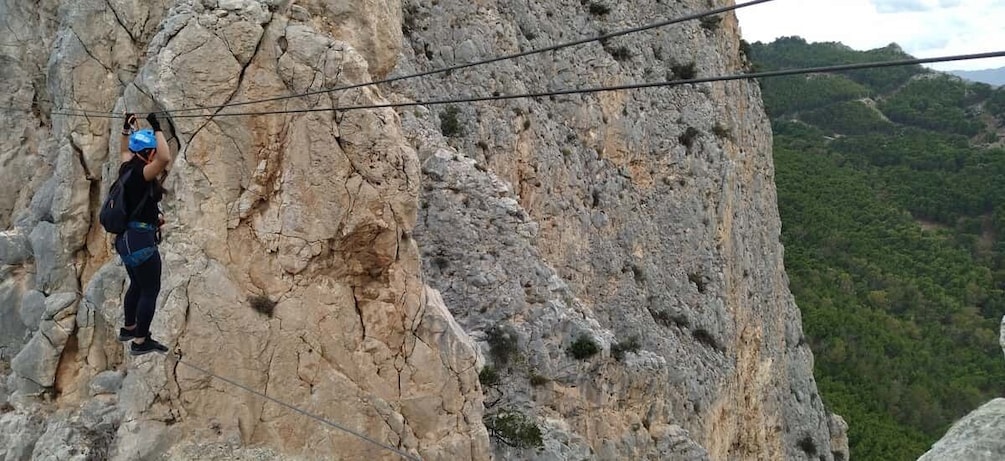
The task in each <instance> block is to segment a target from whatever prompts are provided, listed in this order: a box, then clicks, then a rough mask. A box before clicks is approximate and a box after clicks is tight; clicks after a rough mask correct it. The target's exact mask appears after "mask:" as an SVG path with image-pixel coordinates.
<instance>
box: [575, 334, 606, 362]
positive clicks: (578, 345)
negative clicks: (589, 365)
mask: <svg viewBox="0 0 1005 461" xmlns="http://www.w3.org/2000/svg"><path fill="white" fill-rule="evenodd" d="M568 352H569V355H571V356H572V358H574V359H577V360H583V359H588V358H590V357H593V356H594V355H596V354H597V352H600V346H598V345H597V342H596V341H594V340H593V338H592V337H590V335H588V334H586V333H583V334H581V335H579V337H578V338H576V340H575V341H573V342H572V344H570V345H569V350H568Z"/></svg>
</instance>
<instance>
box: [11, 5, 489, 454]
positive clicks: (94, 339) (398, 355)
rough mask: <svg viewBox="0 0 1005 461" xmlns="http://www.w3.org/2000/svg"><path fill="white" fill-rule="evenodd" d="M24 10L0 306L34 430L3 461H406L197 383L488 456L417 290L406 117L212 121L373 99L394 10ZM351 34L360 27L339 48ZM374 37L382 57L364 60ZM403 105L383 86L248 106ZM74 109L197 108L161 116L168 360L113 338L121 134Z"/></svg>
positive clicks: (465, 361) (444, 331) (440, 313)
mask: <svg viewBox="0 0 1005 461" xmlns="http://www.w3.org/2000/svg"><path fill="white" fill-rule="evenodd" d="M13 3H16V2H4V3H3V4H2V5H0V18H2V19H0V21H4V22H5V24H2V25H0V26H11V30H13V31H15V32H17V33H22V34H23V35H19V38H20V39H23V40H24V41H25V46H24V47H23V48H17V49H8V48H6V47H5V48H3V51H2V53H3V54H2V59H4V60H5V61H4V62H10V63H11V65H10V66H8V65H5V66H3V70H2V71H0V72H4V76H5V77H7V74H10V75H9V78H4V79H3V80H4V82H3V84H4V85H7V86H9V87H10V88H5V89H7V90H8V91H5V92H4V94H5V95H6V96H5V97H6V98H8V99H7V100H5V105H9V106H18V107H25V108H29V109H33V111H32V110H29V111H28V112H26V113H23V114H17V115H16V116H14V115H10V114H8V113H7V112H4V113H3V114H0V124H3V126H4V133H5V137H4V139H2V141H0V142H3V143H4V144H3V145H2V146H0V147H3V149H2V150H3V154H2V155H4V157H3V158H2V159H0V161H2V162H3V164H4V165H13V168H11V169H8V168H7V167H6V166H5V168H4V170H3V172H2V175H3V178H2V181H0V183H2V184H4V186H3V187H8V186H7V185H8V184H12V183H18V184H19V185H18V188H12V189H10V190H9V191H8V189H2V190H3V191H5V192H4V193H3V194H2V195H3V199H2V200H3V201H0V230H2V231H3V234H2V237H0V258H2V262H3V264H4V271H5V272H4V274H5V275H4V280H3V283H2V285H0V286H2V288H0V295H2V299H3V300H4V304H3V306H2V307H3V313H4V321H5V322H4V323H5V325H6V323H7V319H8V316H9V315H10V316H11V317H10V319H11V320H12V321H16V322H17V323H16V324H11V325H13V326H12V327H11V329H10V331H8V329H7V327H5V329H4V330H3V331H2V332H3V335H4V338H2V339H3V340H4V342H3V344H9V345H10V350H13V352H14V353H16V355H14V356H13V357H11V356H6V355H5V356H4V358H5V360H10V366H11V369H10V370H9V371H8V370H7V369H6V368H2V369H0V372H3V373H4V374H5V375H6V376H7V377H5V381H7V383H6V384H7V385H5V389H7V390H8V391H10V396H9V400H10V403H11V405H12V408H13V409H14V410H13V411H12V412H10V413H5V414H4V415H3V420H2V424H3V425H4V426H5V427H7V426H10V427H11V428H14V429H15V430H12V431H7V430H5V431H4V437H6V436H7V434H19V440H18V442H17V443H16V444H12V445H10V446H9V447H10V448H8V445H7V444H4V447H5V448H4V449H5V450H7V451H8V453H6V454H5V458H4V459H8V458H9V459H77V458H80V459H122V460H125V459H138V458H144V457H148V456H155V455H157V456H159V455H161V454H168V455H169V456H170V457H172V458H175V459H209V458H213V457H214V456H217V457H220V456H225V455H229V454H231V453H243V454H244V455H247V456H248V457H249V458H254V459H295V458H297V457H302V458H303V459H320V458H330V457H331V456H333V454H338V456H342V457H345V458H346V459H360V458H371V459H397V458H398V456H397V455H396V454H394V453H392V452H390V451H387V450H382V449H380V448H378V447H376V446H375V445H373V444H370V443H368V442H366V441H364V440H362V439H360V438H357V437H353V436H351V435H349V434H347V433H345V432H340V431H337V430H335V429H333V428H329V427H327V426H324V425H319V424H318V422H317V421H314V420H312V419H310V418H306V417H304V416H302V415H300V414H297V413H294V412H291V411H290V410H288V409H287V408H284V407H282V406H279V405H277V404H274V403H272V402H269V401H266V400H263V399H261V398H259V397H256V396H255V395H253V394H250V393H246V392H244V391H242V390H240V389H238V388H235V387H233V386H231V385H229V384H228V383H226V382H223V381H220V380H216V379H213V378H211V377H209V376H207V375H206V374H204V373H202V372H201V371H199V370H198V369H196V368H194V367H198V368H200V369H205V370H208V371H211V372H212V373H215V374H218V375H220V376H222V377H225V378H227V379H230V380H233V381H235V382H238V383H241V384H243V385H245V386H248V387H250V388H252V389H255V390H256V391H258V392H261V393H264V394H266V395H268V396H270V397H273V398H277V399H279V400H282V401H284V402H288V403H290V404H292V405H295V406H297V407H299V408H302V409H303V410H305V411H307V412H310V413H312V414H315V415H318V416H320V417H323V418H326V419H330V420H332V421H334V422H336V423H338V424H341V425H343V426H345V427H347V428H349V429H351V430H353V431H357V432H359V433H362V434H365V435H367V436H368V437H370V438H372V439H373V440H375V441H378V442H380V443H382V444H385V445H388V446H391V447H395V448H397V449H398V450H400V451H402V452H405V453H410V454H411V455H414V456H419V457H422V459H430V460H433V459H451V460H453V459H486V458H487V457H488V453H489V442H488V433H487V432H486V430H485V428H484V426H483V424H482V409H483V404H482V398H483V397H482V392H481V389H480V385H479V383H478V376H477V373H478V371H477V367H476V361H477V357H478V356H477V354H476V352H475V350H474V347H473V343H472V342H471V340H470V339H469V338H468V337H467V335H466V334H465V333H464V332H463V330H461V328H460V327H459V326H458V325H457V324H456V322H454V321H453V319H452V318H451V316H450V313H449V310H448V309H447V308H446V307H445V306H444V305H443V303H442V300H441V298H440V297H439V295H438V294H437V293H436V291H435V290H431V289H429V288H428V287H426V286H425V285H424V283H423V280H422V274H421V266H420V260H419V253H418V249H417V246H416V243H415V241H414V240H413V239H412V237H411V235H412V233H413V228H414V227H415V222H416V216H417V209H418V199H419V190H420V188H419V184H420V173H419V171H420V169H419V161H418V157H417V155H416V153H415V151H414V150H413V149H412V148H411V147H410V146H409V145H408V143H407V142H406V141H405V139H404V138H403V136H402V134H401V131H400V122H399V119H398V115H397V114H396V113H395V112H394V111H392V110H389V109H384V110H378V111H354V112H347V113H334V112H332V111H318V112H309V113H303V114H301V115H279V116H277V115H269V116H256V117H234V116H226V115H225V114H223V113H218V112H220V111H218V110H217V109H201V108H200V106H211V105H220V104H226V103H228V102H234V101H243V100H251V99H262V98H267V97H272V96H279V95H285V94H290V93H293V92H305V91H309V90H315V89H318V88H323V87H330V86H335V85H339V84H347V83H356V82H363V81H368V80H371V79H372V78H373V76H372V75H371V74H370V70H369V68H370V66H371V64H370V63H369V62H368V60H372V61H373V62H374V64H373V66H374V67H375V68H376V69H378V72H387V71H388V69H390V68H391V67H393V65H394V60H395V58H396V55H397V53H396V51H394V49H395V48H394V47H391V48H390V50H391V51H390V53H389V52H388V46H387V43H389V42H391V41H397V42H399V43H400V33H401V32H400V30H401V27H400V24H399V23H398V20H397V19H395V17H397V16H395V15H394V14H391V15H385V14H383V13H382V11H390V10H394V11H395V14H397V15H400V6H399V5H397V4H395V3H394V2H387V3H383V4H378V3H377V2H375V3H373V4H372V5H368V6H367V8H371V7H372V8H371V9H366V10H361V11H356V10H355V9H354V8H351V6H352V5H349V4H346V5H337V4H335V3H325V4H323V5H322V6H323V7H324V8H325V11H336V10H338V11H342V12H344V13H346V14H347V15H348V16H346V15H343V16H339V18H342V19H344V20H345V23H344V24H341V25H339V24H329V23H324V24H322V23H320V22H317V21H314V20H312V19H311V18H305V19H307V20H293V19H291V17H290V12H291V5H289V2H278V1H254V0H229V1H222V0H220V1H217V0H205V1H184V0H183V1H177V2H174V1H154V2H139V3H137V2H121V1H116V0H113V1H111V2H104V1H84V2H77V1H74V2H58V1H43V2H39V4H38V5H33V6H32V5H26V6H22V5H13ZM319 4H320V2H319ZM32 8H39V9H40V10H41V11H42V13H41V14H35V13H34V12H33V11H32ZM350 10H352V11H350ZM349 13H352V14H349ZM354 15H355V16H354ZM360 15H361V16H360ZM349 16H352V17H349ZM388 18H389V19H388ZM352 25H365V26H366V29H365V30H364V29H360V30H357V31H354V32H352V33H350V34H349V35H346V36H343V37H338V36H332V34H330V32H331V30H332V28H334V27H335V26H339V27H345V26H352ZM364 35H365V36H372V37H373V40H374V41H373V42H371V43H370V45H369V48H367V47H365V46H364V47H361V50H362V53H360V52H357V51H356V49H355V48H354V47H353V45H352V44H350V43H347V42H346V41H344V40H345V39H350V38H352V37H358V36H364ZM396 37H397V38H396ZM340 39H342V40H340ZM38 69H48V70H47V72H43V73H42V74H41V75H40V74H39V72H38ZM379 69H383V70H379ZM41 100H45V101H46V102H45V103H44V104H42V103H39V104H36V106H38V107H35V108H33V107H32V102H33V101H41ZM384 101H385V99H384V98H383V96H382V95H381V94H380V93H379V92H378V91H376V90H374V89H369V88H363V89H358V90H355V91H349V92H342V93H336V94H331V95H324V96H321V97H316V98H313V99H303V100H287V101H281V102H273V103H271V104H265V105H259V106H256V107H255V108H254V109H255V110H278V109H312V108H324V107H331V106H332V105H352V104H373V103H380V102H384ZM54 108H59V109H61V112H73V111H82V110H87V111H98V112H117V113H120V112H122V111H124V110H130V111H134V112H139V113H141V114H142V113H145V112H149V111H154V110H163V109H170V110H180V109H194V110H192V111H191V112H189V113H188V114H186V115H193V117H181V116H178V117H162V124H163V125H164V128H165V131H166V133H167V134H168V136H169V137H170V138H171V141H170V143H171V144H172V150H175V153H174V155H175V159H176V161H175V163H174V165H173V167H172V170H171V172H170V174H169V175H168V177H167V180H166V182H165V187H166V189H167V198H166V199H165V201H164V202H163V203H162V207H163V209H164V212H165V215H166V216H167V219H168V221H169V223H170V224H169V225H168V227H167V228H166V229H165V240H164V242H163V243H162V245H161V247H160V250H161V254H162V257H163V261H164V270H163V277H162V291H161V296H160V299H159V300H158V312H157V315H156V317H155V320H154V324H153V326H152V331H153V334H154V336H155V337H156V338H158V339H159V340H160V341H161V342H163V343H165V344H167V345H169V346H170V347H171V349H172V353H173V354H174V355H173V356H161V355H156V354H152V355H146V356H142V357H139V358H133V357H129V356H127V355H125V354H124V348H123V347H122V345H120V344H119V343H118V342H117V341H116V340H115V335H116V331H117V328H118V327H119V326H121V322H122V320H121V316H122V312H121V304H120V300H121V296H122V294H123V291H124V288H125V286H126V284H127V282H126V276H125V271H124V270H123V269H122V267H121V266H120V265H119V264H118V262H117V258H115V257H114V256H113V252H112V251H111V249H110V238H108V237H106V235H105V234H104V232H103V231H102V230H101V228H100V226H98V225H97V223H96V211H97V208H98V206H99V205H100V203H101V199H102V198H103V194H104V193H106V191H107V189H108V187H109V185H110V184H111V182H112V181H113V180H114V174H115V170H116V168H117V162H118V149H119V139H118V138H119V137H118V134H117V133H118V129H119V125H118V123H120V121H119V120H112V119H107V118H97V117H96V118H87V117H83V116H65V115H55V114H53V115H51V117H50V115H49V111H51V110H53V109H54ZM249 108H250V107H249ZM223 112H226V111H223ZM7 133H15V134H16V136H15V137H9V136H7V135H6V134H7ZM8 157H10V158H9V159H8ZM15 178H17V179H16V180H15ZM8 192H9V193H8ZM8 299H9V300H10V302H8ZM40 299H41V301H40ZM253 299H254V300H256V305H258V306H263V305H264V306H267V307H266V308H263V310H262V311H261V312H260V311H256V310H255V309H253V308H252V306H251V304H252V303H251V300H253ZM40 302H41V304H40ZM17 325H19V326H17ZM15 326H17V327H16V328H15ZM4 351H5V354H6V353H7V349H5V350H4ZM178 357H180V359H181V362H178V361H177V358H178ZM186 364H191V365H193V366H194V367H193V366H186ZM5 395H6V394H5ZM36 396H38V397H36ZM4 411H7V410H4ZM74 447H76V449H75V448H74ZM214 447H217V448H214ZM256 447H262V448H256ZM214 450H216V451H214ZM214 453H217V454H214ZM220 459H223V458H220Z"/></svg>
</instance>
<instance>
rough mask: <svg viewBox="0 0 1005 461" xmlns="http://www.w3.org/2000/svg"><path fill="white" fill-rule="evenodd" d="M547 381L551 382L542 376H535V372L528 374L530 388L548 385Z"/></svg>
mask: <svg viewBox="0 0 1005 461" xmlns="http://www.w3.org/2000/svg"><path fill="white" fill-rule="evenodd" d="M549 381H551V380H550V379H548V378H546V377H545V376H544V375H539V374H537V372H532V373H531V374H530V385H531V386H534V387H540V386H544V385H545V384H548V382H549Z"/></svg>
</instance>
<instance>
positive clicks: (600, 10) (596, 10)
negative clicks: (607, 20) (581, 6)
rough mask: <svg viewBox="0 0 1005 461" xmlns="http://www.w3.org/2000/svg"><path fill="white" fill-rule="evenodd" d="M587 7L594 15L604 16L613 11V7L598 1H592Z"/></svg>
mask: <svg viewBox="0 0 1005 461" xmlns="http://www.w3.org/2000/svg"><path fill="white" fill-rule="evenodd" d="M586 9H587V10H588V11H589V12H590V14H592V15H594V16H604V15H606V14H607V13H610V12H611V7H609V6H607V5H604V4H603V3H597V2H590V4H589V5H587V7H586Z"/></svg>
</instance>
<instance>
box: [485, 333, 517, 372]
mask: <svg viewBox="0 0 1005 461" xmlns="http://www.w3.org/2000/svg"><path fill="white" fill-rule="evenodd" d="M486 334H487V338H486V340H487V342H488V343H489V355H491V356H492V359H493V360H495V361H496V363H498V364H499V365H500V366H506V365H507V364H509V363H510V360H512V359H513V358H514V356H515V355H516V353H517V352H518V351H519V349H518V347H517V337H516V330H514V329H513V327H511V326H509V325H504V324H501V325H496V326H494V327H492V329H490V330H489V331H487V332H486Z"/></svg>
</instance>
